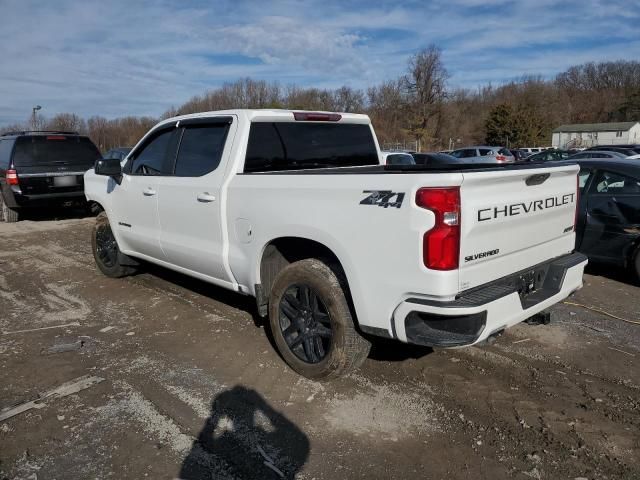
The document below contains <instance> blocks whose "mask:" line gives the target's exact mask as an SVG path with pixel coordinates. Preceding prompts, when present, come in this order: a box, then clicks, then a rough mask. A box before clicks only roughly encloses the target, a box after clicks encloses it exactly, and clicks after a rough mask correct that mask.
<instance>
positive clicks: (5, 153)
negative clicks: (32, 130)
mask: <svg viewBox="0 0 640 480" xmlns="http://www.w3.org/2000/svg"><path fill="white" fill-rule="evenodd" d="M12 147H13V140H0V168H2V169H4V170H6V169H7V168H9V160H10V158H9V157H10V156H11V149H12Z"/></svg>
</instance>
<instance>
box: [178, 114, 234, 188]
mask: <svg viewBox="0 0 640 480" xmlns="http://www.w3.org/2000/svg"><path fill="white" fill-rule="evenodd" d="M228 130H229V124H217V125H208V126H202V127H188V128H186V129H185V131H184V133H183V134H182V140H181V141H180V149H179V150H178V159H177V160H176V168H175V175H176V176H178V177H200V176H202V175H206V174H207V173H209V172H212V171H214V170H215V169H216V168H218V165H219V164H220V158H221V157H222V150H223V149H224V142H225V139H226V137H227V131H228Z"/></svg>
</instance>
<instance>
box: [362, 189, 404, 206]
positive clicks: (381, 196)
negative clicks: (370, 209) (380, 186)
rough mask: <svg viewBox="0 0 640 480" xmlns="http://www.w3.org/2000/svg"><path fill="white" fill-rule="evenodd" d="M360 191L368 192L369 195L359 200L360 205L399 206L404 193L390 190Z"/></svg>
mask: <svg viewBox="0 0 640 480" xmlns="http://www.w3.org/2000/svg"><path fill="white" fill-rule="evenodd" d="M362 193H368V194H369V195H367V196H366V197H365V198H364V199H363V200H362V201H361V202H360V205H377V206H378V207H384V208H388V207H396V208H400V207H401V206H402V201H403V200H404V193H401V192H392V191H391V190H363V192H362Z"/></svg>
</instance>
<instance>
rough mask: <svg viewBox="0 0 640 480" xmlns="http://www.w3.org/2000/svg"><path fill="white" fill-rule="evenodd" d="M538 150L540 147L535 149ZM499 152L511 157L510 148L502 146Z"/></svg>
mask: <svg viewBox="0 0 640 480" xmlns="http://www.w3.org/2000/svg"><path fill="white" fill-rule="evenodd" d="M535 151H536V152H539V151H540V150H539V149H535ZM498 153H499V154H500V155H506V156H507V157H511V156H512V155H511V151H510V150H509V149H508V148H501V149H500V150H498Z"/></svg>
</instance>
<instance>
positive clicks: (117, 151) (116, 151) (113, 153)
mask: <svg viewBox="0 0 640 480" xmlns="http://www.w3.org/2000/svg"><path fill="white" fill-rule="evenodd" d="M130 151H131V148H130V147H117V148H112V149H111V150H109V151H108V152H107V153H105V154H104V156H103V157H102V158H117V159H118V160H124V159H125V158H126V157H127V155H128V154H129V152H130Z"/></svg>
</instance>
